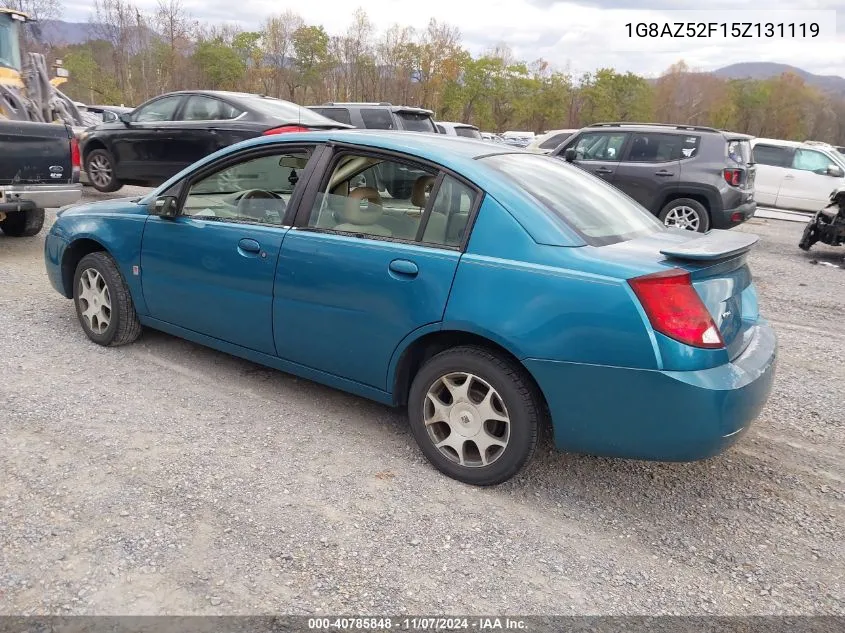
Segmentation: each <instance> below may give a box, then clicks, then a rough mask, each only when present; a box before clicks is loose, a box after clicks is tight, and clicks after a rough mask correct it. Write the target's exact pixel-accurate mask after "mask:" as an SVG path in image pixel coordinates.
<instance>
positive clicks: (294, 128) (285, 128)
mask: <svg viewBox="0 0 845 633" xmlns="http://www.w3.org/2000/svg"><path fill="white" fill-rule="evenodd" d="M290 132H310V129H309V128H307V127H302V126H301V125H282V126H281V127H274V128H271V129H269V130H266V131H264V132H262V133H261V135H262V136H270V135H271V134H289V133H290Z"/></svg>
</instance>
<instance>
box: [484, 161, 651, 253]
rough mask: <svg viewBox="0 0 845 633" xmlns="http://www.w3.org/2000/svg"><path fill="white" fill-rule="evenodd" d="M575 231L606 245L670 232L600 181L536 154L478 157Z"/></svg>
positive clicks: (616, 190)
mask: <svg viewBox="0 0 845 633" xmlns="http://www.w3.org/2000/svg"><path fill="white" fill-rule="evenodd" d="M479 161H480V162H482V163H484V164H486V165H488V166H490V167H492V168H493V169H495V170H496V171H498V172H500V173H501V174H502V175H503V176H505V177H507V178H508V179H510V180H511V181H512V182H513V183H514V184H515V185H517V186H519V187H520V188H522V189H523V190H524V191H525V192H526V193H528V194H530V195H531V196H533V197H534V198H536V199H537V200H539V201H540V202H542V203H543V204H544V205H545V206H546V208H548V209H549V211H551V212H552V213H554V214H555V215H556V216H557V217H558V218H560V219H562V220H563V221H564V222H566V224H568V225H569V226H571V227H572V228H573V229H575V230H576V231H577V232H578V233H579V234H580V235H581V236H582V237H583V238H584V239H585V240H586V241H587V243H588V244H591V245H593V246H603V245H606V244H614V243H616V242H622V241H625V240H629V239H634V238H636V237H641V236H643V235H648V234H650V233H657V232H659V231H665V230H667V229H666V227H664V226H663V224H662V223H661V222H660V221H659V220H658V219H657V218H655V217H654V216H653V215H652V214H651V213H649V212H648V211H646V209H645V208H643V207H642V206H640V205H639V204H637V203H636V202H634V200H632V199H631V198H629V197H628V196H626V195H625V194H624V193H622V192H621V191H619V190H618V189H617V188H615V187H613V186H612V185H609V184H607V183H606V182H604V181H603V180H601V179H600V178H597V177H596V176H593V175H592V174H589V173H587V172H584V171H582V170H581V169H579V168H577V167H573V166H571V165H568V164H566V163H565V162H563V161H561V160H560V159H558V158H551V157H548V156H542V155H538V154H522V153H520V154H494V155H492V156H486V157H483V158H480V159H479Z"/></svg>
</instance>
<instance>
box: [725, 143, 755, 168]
mask: <svg viewBox="0 0 845 633" xmlns="http://www.w3.org/2000/svg"><path fill="white" fill-rule="evenodd" d="M728 158H730V159H731V160H732V161H733V162H735V163H738V164H740V165H750V164H751V163H753V162H754V153H753V151H752V150H751V143H749V142H748V141H747V140H745V139H728Z"/></svg>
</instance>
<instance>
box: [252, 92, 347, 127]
mask: <svg viewBox="0 0 845 633" xmlns="http://www.w3.org/2000/svg"><path fill="white" fill-rule="evenodd" d="M238 101H239V102H240V103H241V104H243V105H244V106H245V107H246V108H248V109H250V110H253V111H254V112H258V113H259V114H263V115H265V116H268V117H273V118H274V119H279V120H280V122H284V123H291V124H298V125H313V126H321V127H322V126H335V125H337V123H336V122H335V121H333V120H331V119H329V118H327V117H324V116H323V115H322V114H318V113H316V112H314V111H312V110H309V109H308V108H303V107H302V106H299V105H296V104H295V103H291V102H290V101H284V100H282V99H274V98H273V97H258V96H255V97H253V96H247V97H239V98H238Z"/></svg>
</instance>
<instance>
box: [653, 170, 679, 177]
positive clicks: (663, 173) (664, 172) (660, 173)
mask: <svg viewBox="0 0 845 633" xmlns="http://www.w3.org/2000/svg"><path fill="white" fill-rule="evenodd" d="M654 175H655V176H674V175H675V172H673V171H667V170H665V169H661V170H660V171H656V172H654Z"/></svg>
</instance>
